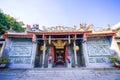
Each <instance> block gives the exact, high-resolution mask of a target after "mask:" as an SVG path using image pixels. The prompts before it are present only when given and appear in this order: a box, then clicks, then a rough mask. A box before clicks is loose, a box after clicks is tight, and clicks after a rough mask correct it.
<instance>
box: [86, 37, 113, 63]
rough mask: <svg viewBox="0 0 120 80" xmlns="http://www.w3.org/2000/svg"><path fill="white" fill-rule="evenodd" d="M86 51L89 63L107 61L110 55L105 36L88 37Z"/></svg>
mask: <svg viewBox="0 0 120 80" xmlns="http://www.w3.org/2000/svg"><path fill="white" fill-rule="evenodd" d="M87 50H88V51H87V52H88V57H89V62H90V63H107V62H108V61H109V60H108V56H109V55H111V52H110V47H109V42H108V40H107V39H106V38H105V37H101V38H100V37H94V38H88V41H87Z"/></svg>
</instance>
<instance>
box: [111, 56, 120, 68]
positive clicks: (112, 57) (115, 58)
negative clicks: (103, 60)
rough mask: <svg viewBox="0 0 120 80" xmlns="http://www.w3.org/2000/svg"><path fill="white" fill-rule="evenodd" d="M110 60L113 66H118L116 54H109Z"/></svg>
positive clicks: (118, 60) (119, 63)
mask: <svg viewBox="0 0 120 80" xmlns="http://www.w3.org/2000/svg"><path fill="white" fill-rule="evenodd" d="M110 61H111V62H112V64H113V66H115V67H117V68H120V59H119V58H118V57H117V56H115V55H111V56H110Z"/></svg>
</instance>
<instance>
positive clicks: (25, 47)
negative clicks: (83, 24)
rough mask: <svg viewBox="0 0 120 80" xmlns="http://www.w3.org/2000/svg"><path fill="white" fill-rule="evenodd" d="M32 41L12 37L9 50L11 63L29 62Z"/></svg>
mask: <svg viewBox="0 0 120 80" xmlns="http://www.w3.org/2000/svg"><path fill="white" fill-rule="evenodd" d="M32 49H33V43H32V42H31V41H30V40H28V39H21V40H19V39H13V40H12V46H11V49H10V52H9V58H10V60H11V63H12V64H31V57H32Z"/></svg>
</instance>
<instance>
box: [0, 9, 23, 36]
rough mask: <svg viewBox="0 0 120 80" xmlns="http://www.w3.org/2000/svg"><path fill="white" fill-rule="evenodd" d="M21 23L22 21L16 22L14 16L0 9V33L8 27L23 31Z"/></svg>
mask: <svg viewBox="0 0 120 80" xmlns="http://www.w3.org/2000/svg"><path fill="white" fill-rule="evenodd" d="M22 25H23V22H18V21H17V20H16V19H15V18H13V17H11V16H10V15H8V14H4V13H3V12H2V11H1V10H0V34H4V33H5V31H7V30H9V29H10V27H12V29H13V30H15V31H17V32H23V31H24V28H22V27H21V26H22Z"/></svg>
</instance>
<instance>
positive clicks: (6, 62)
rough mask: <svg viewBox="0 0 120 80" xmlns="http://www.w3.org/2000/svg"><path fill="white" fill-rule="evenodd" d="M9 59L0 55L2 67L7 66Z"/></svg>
mask: <svg viewBox="0 0 120 80" xmlns="http://www.w3.org/2000/svg"><path fill="white" fill-rule="evenodd" d="M9 62H10V61H9V60H8V59H7V58H5V57H0V68H6V67H7V64H9Z"/></svg>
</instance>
